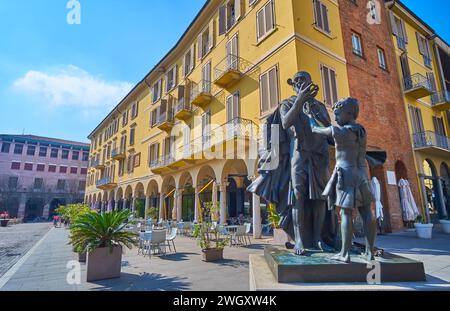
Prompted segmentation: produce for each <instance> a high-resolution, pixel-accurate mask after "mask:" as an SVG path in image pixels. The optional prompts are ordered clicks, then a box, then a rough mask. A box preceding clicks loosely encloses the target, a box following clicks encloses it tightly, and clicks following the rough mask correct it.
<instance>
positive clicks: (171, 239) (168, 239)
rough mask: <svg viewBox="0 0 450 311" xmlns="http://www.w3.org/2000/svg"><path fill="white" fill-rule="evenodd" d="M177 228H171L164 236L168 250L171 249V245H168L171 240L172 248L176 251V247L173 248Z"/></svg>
mask: <svg viewBox="0 0 450 311" xmlns="http://www.w3.org/2000/svg"><path fill="white" fill-rule="evenodd" d="M177 233H178V228H172V230H170V235H169V236H168V237H167V238H166V243H167V246H169V251H172V247H171V246H170V242H172V246H173V250H174V251H175V253H176V252H177V249H176V248H175V238H176V237H177Z"/></svg>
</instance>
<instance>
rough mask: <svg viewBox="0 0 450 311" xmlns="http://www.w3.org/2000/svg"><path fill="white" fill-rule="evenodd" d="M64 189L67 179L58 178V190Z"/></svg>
mask: <svg viewBox="0 0 450 311" xmlns="http://www.w3.org/2000/svg"><path fill="white" fill-rule="evenodd" d="M64 189H66V181H65V180H64V179H58V183H57V185H56V190H64Z"/></svg>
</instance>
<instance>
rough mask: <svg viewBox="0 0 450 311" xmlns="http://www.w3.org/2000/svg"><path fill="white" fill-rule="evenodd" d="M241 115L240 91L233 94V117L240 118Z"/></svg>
mask: <svg viewBox="0 0 450 311" xmlns="http://www.w3.org/2000/svg"><path fill="white" fill-rule="evenodd" d="M240 115H241V109H240V93H239V92H236V93H234V94H233V119H235V118H239V117H240Z"/></svg>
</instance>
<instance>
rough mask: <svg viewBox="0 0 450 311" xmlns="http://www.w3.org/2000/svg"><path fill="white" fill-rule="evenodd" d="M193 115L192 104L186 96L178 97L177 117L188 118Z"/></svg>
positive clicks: (180, 118)
mask: <svg viewBox="0 0 450 311" xmlns="http://www.w3.org/2000/svg"><path fill="white" fill-rule="evenodd" d="M191 115H192V106H191V104H190V103H189V102H187V101H186V100H185V98H184V97H182V98H180V99H178V103H177V106H176V107H175V118H177V119H179V120H186V119H188V118H190V117H191Z"/></svg>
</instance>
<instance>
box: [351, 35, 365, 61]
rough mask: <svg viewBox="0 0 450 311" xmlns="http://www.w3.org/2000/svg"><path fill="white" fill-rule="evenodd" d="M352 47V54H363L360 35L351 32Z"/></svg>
mask: <svg viewBox="0 0 450 311" xmlns="http://www.w3.org/2000/svg"><path fill="white" fill-rule="evenodd" d="M352 48H353V54H355V55H358V56H361V57H362V56H363V50H362V44H361V36H360V35H358V34H357V33H354V32H353V33H352Z"/></svg>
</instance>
